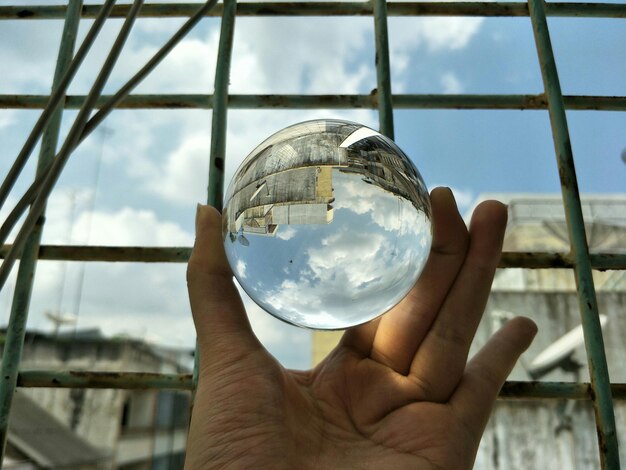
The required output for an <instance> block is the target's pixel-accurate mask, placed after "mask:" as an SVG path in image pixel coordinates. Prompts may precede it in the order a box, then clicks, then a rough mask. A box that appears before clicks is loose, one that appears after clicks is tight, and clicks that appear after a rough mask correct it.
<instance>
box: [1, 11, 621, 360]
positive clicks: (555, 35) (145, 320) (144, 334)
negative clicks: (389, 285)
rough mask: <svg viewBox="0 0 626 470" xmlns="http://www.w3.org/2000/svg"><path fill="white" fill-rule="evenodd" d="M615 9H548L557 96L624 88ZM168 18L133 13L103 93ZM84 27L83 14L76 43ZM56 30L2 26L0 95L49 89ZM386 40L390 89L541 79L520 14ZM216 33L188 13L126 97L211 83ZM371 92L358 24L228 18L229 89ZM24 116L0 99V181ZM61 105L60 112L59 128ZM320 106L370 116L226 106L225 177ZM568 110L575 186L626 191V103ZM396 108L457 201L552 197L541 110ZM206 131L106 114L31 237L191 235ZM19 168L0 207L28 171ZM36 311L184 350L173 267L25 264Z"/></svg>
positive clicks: (145, 115)
mask: <svg viewBox="0 0 626 470" xmlns="http://www.w3.org/2000/svg"><path fill="white" fill-rule="evenodd" d="M10 3H15V2H7V1H0V5H7V4H10ZM38 3H57V2H43V1H42V2H38ZM89 3H93V2H89ZM619 21H620V20H617V19H585V18H580V19H565V18H551V19H550V20H549V26H550V32H551V36H552V41H553V45H554V50H555V56H556V61H557V67H558V71H559V74H560V79H561V86H562V89H563V93H564V94H566V95H607V96H626V80H625V79H624V78H625V77H626V57H625V56H624V49H623V45H624V44H626V29H624V27H623V24H622V23H623V20H622V23H619ZM182 22H183V19H181V18H177V19H161V20H155V19H139V20H138V21H137V23H136V25H135V27H134V29H133V32H132V34H131V36H130V38H129V41H128V42H127V44H126V46H125V49H124V52H123V53H122V56H121V57H120V60H119V62H118V65H117V66H116V68H115V70H114V72H113V74H112V76H111V79H110V81H109V83H108V84H107V88H106V89H105V93H111V92H114V91H116V90H117V88H118V87H119V86H120V85H121V84H123V83H124V81H125V80H126V79H127V78H129V77H130V76H131V75H132V74H133V73H134V72H135V71H136V70H138V69H139V67H141V66H142V65H143V64H144V63H145V62H146V61H147V59H148V58H149V57H150V56H151V54H153V53H154V52H155V51H156V50H157V49H158V48H159V47H160V45H161V44H163V43H164V42H165V41H166V40H167V39H168V38H169V37H170V36H171V34H172V33H173V32H174V31H175V30H176V29H177V27H178V26H179V25H180V24H182ZM90 23H91V22H90V21H89V20H84V21H82V22H81V28H80V37H79V40H81V39H82V37H83V36H84V34H85V32H86V30H87V28H88V27H89V25H90ZM120 25H121V21H119V20H111V21H110V22H109V23H108V24H107V25H106V26H105V27H104V29H103V31H102V33H101V35H100V37H99V39H98V41H97V43H96V44H95V45H94V47H93V49H92V51H91V52H90V54H89V56H88V57H87V59H86V61H85V63H84V64H83V66H82V68H81V71H80V72H79V73H78V75H77V76H76V78H75V79H74V81H73V83H72V85H71V87H70V90H69V93H70V94H84V93H86V92H87V91H88V89H89V87H90V85H91V83H92V82H93V79H94V77H95V75H96V73H97V71H98V70H99V67H100V65H101V64H102V62H103V60H104V57H105V54H106V52H107V50H108V48H109V47H110V44H111V43H112V41H113V38H114V37H115V34H116V32H117V30H118V28H119V27H120ZM61 28H62V22H61V21H58V20H54V21H53V20H45V21H43V20H39V21H6V20H2V21H0V63H1V64H3V66H2V69H1V70H0V94H47V93H49V90H50V86H51V83H52V75H53V72H54V65H55V61H56V54H57V49H58V43H59V39H60V33H61ZM389 36H390V52H391V71H392V89H393V92H394V93H447V94H456V93H488V94H539V93H541V92H542V90H543V85H542V80H541V74H540V69H539V65H538V62H537V54H536V50H535V46H534V41H533V37H532V28H531V24H530V20H529V19H528V18H415V17H413V18H394V17H391V18H390V19H389ZM218 39H219V20H218V19H213V18H212V19H205V20H203V21H202V22H201V23H200V24H199V25H198V26H197V27H196V28H195V29H194V30H193V31H192V32H191V33H190V34H189V35H188V36H187V38H186V39H185V40H184V41H183V42H182V43H181V44H179V46H177V47H176V49H174V50H173V51H172V53H171V54H170V56H169V57H168V58H167V59H166V60H165V61H164V62H163V63H162V64H161V65H160V66H159V67H158V68H157V69H156V70H155V71H154V72H153V73H152V75H151V76H150V77H148V78H147V79H146V80H145V81H144V82H143V83H142V84H141V85H140V86H139V87H138V88H137V89H136V93H206V94H209V93H212V90H213V77H214V73H215V72H214V71H215V64H216V55H217V44H218ZM374 88H376V75H375V67H374V32H373V20H372V19H371V18H362V17H335V18H295V17H294V18H291V17H289V18H276V17H274V18H271V17H260V18H251V17H240V18H237V21H236V29H235V42H234V48H233V59H232V71H231V77H230V92H231V93H237V94H257V93H258V94H273V93H295V94H326V93H328V94H335V93H336V94H368V93H370V92H371V91H372V90H373V89H374ZM39 113H40V111H23V110H0V145H1V148H2V155H3V158H2V159H0V174H1V175H4V174H6V172H7V171H8V168H9V165H10V163H11V161H12V160H13V158H15V156H16V155H17V153H18V152H19V149H20V147H21V145H22V144H23V142H24V140H25V139H26V136H27V135H28V133H29V131H30V129H31V127H32V125H33V124H34V122H35V120H36V119H37V117H38V115H39ZM75 115H76V112H75V111H67V112H66V113H65V114H64V120H63V131H62V136H63V135H65V134H64V133H65V132H67V130H68V128H69V126H70V125H71V123H72V120H73V118H74V117H75ZM329 117H333V118H343V119H348V120H351V121H355V122H359V123H361V124H364V125H367V126H370V127H373V128H377V127H378V118H377V114H376V113H375V112H374V111H370V110H352V111H342V110H304V111H303V110H289V111H287V110H230V111H229V113H228V135H227V144H226V145H227V146H226V181H227V182H228V181H229V179H230V177H231V176H232V175H233V173H234V171H235V169H236V168H237V166H238V165H239V164H240V163H241V161H242V160H243V159H244V158H245V157H246V155H247V154H248V153H249V152H250V151H251V150H252V149H253V148H254V147H255V146H256V145H258V144H259V143H260V142H261V141H263V140H264V139H265V138H267V137H268V136H270V135H271V134H273V133H274V132H276V131H278V130H280V129H282V128H284V127H286V126H288V125H291V124H294V123H297V122H300V121H304V120H308V119H317V118H329ZM567 117H568V122H569V127H570V133H571V139H572V145H573V151H574V158H575V163H576V167H577V174H578V180H579V185H580V189H581V192H583V193H604V194H611V193H618V192H624V190H625V189H626V184H625V182H626V165H625V164H624V162H623V161H622V159H621V157H620V154H621V153H622V151H623V150H624V149H625V148H626V113H623V112H621V113H620V112H607V111H568V113H567ZM394 118H395V134H396V139H395V140H396V142H397V144H398V145H399V146H400V147H401V148H402V149H403V150H404V152H405V153H406V154H407V155H409V157H410V158H411V159H412V160H413V162H414V163H415V165H416V166H417V168H418V169H419V171H420V172H421V174H422V176H423V178H424V180H425V182H426V184H427V186H428V187H429V188H432V187H435V186H438V185H445V186H449V187H451V188H452V189H453V191H454V193H455V195H456V197H457V200H458V203H459V207H460V209H461V211H463V212H465V211H467V210H468V209H469V208H470V207H472V206H473V204H474V201H475V200H476V198H478V197H479V196H480V195H481V194H483V193H511V192H515V193H520V192H523V193H550V194H554V193H558V192H559V191H560V185H559V181H558V171H557V168H556V160H555V156H554V148H553V144H552V137H551V133H550V124H549V119H548V113H547V112H546V111H486V110H477V111H467V110H464V111H452V110H450V111H448V110H396V111H395V113H394ZM210 129H211V112H210V111H208V110H207V111H203V110H201V111H198V110H162V111H161V110H144V111H141V110H134V111H130V110H119V111H115V112H114V113H112V114H111V115H110V116H109V117H108V118H107V119H106V121H105V122H104V123H103V124H102V126H101V127H100V128H99V129H98V130H97V131H96V132H94V134H93V135H92V136H91V137H90V138H88V139H87V140H85V141H84V142H83V144H82V145H81V146H80V147H79V148H78V149H77V151H76V152H75V153H74V155H73V156H72V159H71V160H70V162H69V164H68V166H67V167H66V169H65V171H64V174H63V176H62V177H61V179H60V181H59V183H58V185H57V188H56V189H55V191H54V193H53V195H52V197H51V200H50V204H49V206H48V212H47V222H46V228H45V231H44V236H43V237H44V238H43V243H45V244H92V245H99V244H102V245H120V246H122V245H146V246H191V245H192V243H193V238H194V234H193V230H194V227H193V222H194V217H195V208H196V204H197V203H198V202H204V201H206V186H207V181H208V176H207V173H208V155H209V146H210V139H211V135H210ZM36 155H37V152H34V154H33V158H32V160H33V162H34V161H35V157H36ZM33 162H31V163H29V165H28V166H27V168H26V169H25V171H24V173H23V177H22V178H21V179H20V181H19V182H18V184H17V185H16V187H15V190H14V191H13V193H12V194H11V196H10V198H9V201H8V202H7V204H5V207H4V208H3V209H2V211H0V216H1V217H2V218H3V217H4V216H6V214H7V210H8V208H10V207H12V205H13V204H14V203H15V202H16V201H17V199H18V198H19V197H20V195H21V193H22V192H23V191H24V189H25V188H26V187H27V185H28V184H29V182H30V180H31V179H32V176H33V173H34V163H33ZM13 287H14V277H12V278H11V279H10V280H9V281H8V283H7V285H6V286H5V288H4V290H3V292H2V293H0V317H1V318H0V324H5V323H6V321H7V320H8V315H9V310H10V305H11V293H12V290H13ZM245 303H246V306H247V309H248V312H249V316H250V318H251V322H252V324H253V328H254V329H255V332H256V333H257V335H258V336H259V337H260V338H261V340H262V341H263V342H264V344H266V346H267V347H268V349H269V350H270V351H271V352H272V353H273V354H274V355H275V356H276V357H277V358H278V359H279V360H280V361H281V362H283V363H284V364H285V365H287V366H288V367H296V368H306V367H307V366H308V364H309V361H310V331H308V330H304V329H300V328H296V327H292V326H289V325H286V324H284V323H282V322H280V321H278V320H276V319H274V318H273V317H271V316H270V315H268V314H266V313H264V312H263V311H262V310H261V309H260V308H259V307H257V306H256V305H255V304H254V303H252V302H251V301H249V300H248V299H247V300H246V301H245ZM46 311H54V312H61V313H62V314H71V315H76V316H77V317H78V322H77V326H78V327H79V328H90V327H98V328H101V329H102V331H103V332H104V333H105V334H107V335H126V336H132V337H138V338H143V339H145V340H147V341H153V342H155V343H158V344H167V345H170V346H176V347H192V346H193V344H194V338H195V336H194V330H193V323H192V321H191V315H190V311H189V306H188V300H187V294H186V286H185V266H184V265H183V264H130V263H115V264H105V263H60V262H40V263H39V265H38V268H37V276H36V280H35V290H34V294H33V299H32V302H31V311H30V315H29V320H28V327H29V328H33V329H40V330H45V331H52V325H51V323H50V321H49V320H47V319H46V316H45V312H46Z"/></svg>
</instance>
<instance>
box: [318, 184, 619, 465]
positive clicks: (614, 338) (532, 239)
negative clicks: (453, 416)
mask: <svg viewBox="0 0 626 470" xmlns="http://www.w3.org/2000/svg"><path fill="white" fill-rule="evenodd" d="M484 199H497V200H500V201H503V202H505V203H507V204H508V206H509V209H508V210H509V220H508V225H507V231H506V235H505V239H504V251H513V252H516V251H517V252H532V251H548V252H567V251H569V242H568V238H567V228H566V223H565V215H564V211H563V206H562V200H561V197H560V196H559V195H526V194H494V195H485V196H483V197H481V198H479V201H480V200H484ZM582 208H583V213H584V216H585V222H586V230H587V236H588V243H589V246H590V251H591V252H592V253H603V252H606V253H624V252H626V195H616V196H606V195H602V196H586V197H583V201H582ZM470 213H471V211H470ZM594 281H595V285H596V289H597V298H598V305H599V311H600V313H601V314H604V315H606V316H607V318H608V320H607V327H606V328H605V329H604V340H605V346H606V354H607V361H608V364H609V372H610V376H611V380H612V381H613V382H624V381H626V363H625V362H624V360H623V358H624V351H626V321H624V315H625V312H626V273H624V272H623V271H606V272H600V271H594ZM513 315H525V316H528V317H531V318H532V319H533V320H534V321H535V322H536V323H537V324H538V326H539V333H538V335H537V337H536V338H535V341H534V342H533V344H532V346H531V347H530V349H529V350H528V351H527V352H526V353H525V354H524V356H522V360H521V361H519V363H518V364H517V366H516V367H515V369H514V370H513V372H512V374H511V375H510V377H509V379H510V380H524V381H526V380H532V379H539V380H547V381H589V374H588V370H587V361H586V358H585V351H584V347H583V346H582V345H580V346H579V347H577V348H576V349H575V350H574V351H573V352H572V354H571V355H570V356H568V357H567V358H565V360H563V361H561V363H560V364H559V366H558V367H555V368H552V369H550V370H545V371H542V372H541V374H540V376H537V375H535V374H532V372H533V371H532V368H531V365H532V361H533V359H534V358H536V357H537V356H538V355H539V354H540V353H541V352H542V351H544V350H545V349H546V348H548V347H549V346H550V345H551V344H553V343H554V342H555V341H557V340H558V339H559V338H560V337H562V336H563V335H565V334H566V333H567V332H569V331H571V330H572V329H573V328H575V327H577V326H578V325H580V312H579V307H578V298H577V293H576V285H575V280H574V274H573V272H572V270H570V269H519V268H514V269H501V270H498V271H497V273H496V276H495V279H494V283H493V288H492V292H491V295H490V298H489V301H488V304H487V307H486V311H485V314H484V316H483V320H482V322H481V324H480V326H479V328H478V331H477V333H476V338H475V341H474V345H473V350H472V351H471V352H470V354H473V353H474V352H476V350H477V349H478V348H479V347H480V346H481V345H483V344H484V343H485V342H486V341H487V339H488V338H489V337H490V336H491V334H493V332H494V331H495V330H496V329H497V328H499V327H500V325H501V324H502V322H503V321H505V320H506V319H507V318H508V317H511V316H513ZM340 336H341V332H321V331H315V332H314V333H313V346H312V347H313V351H312V361H313V364H316V363H318V362H319V361H320V360H321V359H322V358H324V357H325V356H326V355H327V353H328V352H329V351H330V350H331V349H332V348H333V347H334V346H335V345H336V343H337V341H338V339H339V337H340ZM615 413H616V421H617V427H618V434H619V435H620V436H621V437H622V442H624V441H623V437H624V436H626V406H625V404H624V403H623V402H621V401H616V402H615ZM597 446H598V443H597V439H596V431H595V420H594V415H593V409H592V407H591V403H589V402H587V401H568V400H556V401H555V400H540V401H538V400H532V401H524V400H500V401H498V402H497V404H496V408H495V411H494V413H493V415H492V417H491V420H490V421H489V424H488V426H487V429H486V431H485V434H484V435H483V439H482V442H481V446H480V449H479V452H478V455H477V459H476V468H479V469H486V470H498V469H507V470H508V469H526V468H567V469H570V468H576V469H578V470H581V469H589V470H591V469H596V468H598V466H599V460H598V447H597ZM620 452H621V455H620V457H621V460H622V461H626V446H624V445H622V446H621V449H620Z"/></svg>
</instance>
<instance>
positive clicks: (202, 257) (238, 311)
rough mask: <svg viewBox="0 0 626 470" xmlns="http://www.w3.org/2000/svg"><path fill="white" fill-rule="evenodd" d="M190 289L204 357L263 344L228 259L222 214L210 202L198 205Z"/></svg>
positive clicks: (236, 352)
mask: <svg viewBox="0 0 626 470" xmlns="http://www.w3.org/2000/svg"><path fill="white" fill-rule="evenodd" d="M187 289H188V291H189V301H190V304H191V312H192V314H193V320H194V324H195V326H196V333H197V335H198V346H199V348H200V357H201V358H202V357H203V356H207V355H208V357H210V358H211V360H212V361H214V360H215V358H216V357H217V358H223V357H225V356H224V354H235V355H238V354H240V353H244V354H245V353H248V352H249V351H251V350H252V349H257V348H259V347H261V345H260V343H259V341H258V340H257V339H256V337H255V336H254V333H253V332H252V328H251V327H250V322H249V321H248V317H247V316H246V311H245V308H244V305H243V302H242V300H241V297H240V295H239V291H238V290H237V287H236V286H235V283H234V281H233V274H232V272H231V269H230V266H229V265H228V260H227V259H226V253H225V252H224V244H223V241H222V220H221V215H220V213H219V212H218V211H217V209H215V208H213V207H210V206H202V205H198V210H197V213H196V241H195V244H194V247H193V250H192V252H191V257H190V258H189V263H188V265H187Z"/></svg>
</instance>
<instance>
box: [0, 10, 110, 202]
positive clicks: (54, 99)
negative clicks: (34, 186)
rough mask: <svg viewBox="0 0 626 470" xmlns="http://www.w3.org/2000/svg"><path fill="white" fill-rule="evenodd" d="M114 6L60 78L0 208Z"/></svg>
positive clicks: (0, 193)
mask: <svg viewBox="0 0 626 470" xmlns="http://www.w3.org/2000/svg"><path fill="white" fill-rule="evenodd" d="M114 4H115V0H107V2H106V3H105V4H104V5H102V8H101V9H100V12H99V13H98V16H97V17H96V19H95V21H94V22H93V25H92V26H91V28H89V31H88V32H87V35H86V36H85V39H84V40H83V42H82V44H81V45H80V47H79V48H78V51H77V52H76V55H75V56H74V58H73V59H72V60H71V62H70V63H69V64H68V66H67V70H65V72H64V74H63V75H62V76H61V77H60V78H59V80H58V84H57V86H56V88H54V89H53V91H52V93H51V96H50V101H49V102H48V104H47V105H46V107H45V108H44V110H43V112H42V113H41V115H40V116H39V119H37V122H36V123H35V125H34V126H33V130H32V131H31V133H30V134H29V136H28V137H27V139H26V142H24V146H23V147H22V150H21V151H20V153H19V154H18V155H17V157H16V158H15V161H14V162H13V165H12V166H11V168H10V170H9V172H8V173H7V175H6V177H5V179H4V181H3V182H2V185H1V186H0V207H2V206H3V205H4V203H5V201H6V199H7V197H8V195H9V192H10V191H11V188H13V185H14V184H15V181H16V180H17V178H18V176H19V175H20V173H21V172H22V169H23V168H24V165H26V161H27V160H28V157H29V156H30V153H31V152H32V151H33V149H34V148H35V145H36V144H37V141H38V140H39V137H40V136H41V133H42V132H43V130H44V128H45V127H46V126H47V125H48V122H49V121H50V119H51V118H52V116H53V115H54V112H55V111H56V109H57V107H58V106H59V104H60V103H61V100H62V99H63V97H64V96H65V92H66V91H67V88H68V86H69V84H70V83H71V81H72V79H73V78H74V75H76V72H77V71H78V68H79V67H80V64H82V62H83V59H84V58H85V56H86V55H87V52H89V49H91V46H92V45H93V43H94V41H95V39H96V37H97V36H98V33H99V32H100V30H101V29H102V25H104V22H105V20H106V19H107V17H108V16H109V13H110V12H111V9H112V8H113V5H114ZM72 50H73V46H72Z"/></svg>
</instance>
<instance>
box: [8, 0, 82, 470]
mask: <svg viewBox="0 0 626 470" xmlns="http://www.w3.org/2000/svg"><path fill="white" fill-rule="evenodd" d="M82 4H83V2H82V0H70V2H69V4H68V8H67V13H66V18H65V25H64V27H63V33H62V36H61V44H60V47H59V56H58V60H57V65H56V69H55V71H54V80H53V84H52V89H53V92H54V90H56V89H57V87H58V86H59V85H60V84H61V83H60V82H61V80H62V78H63V76H64V75H66V72H67V70H68V68H69V66H70V63H71V61H72V55H73V52H74V46H75V44H76V34H77V31H78V23H79V21H80V15H81V10H82ZM62 114H63V107H62V106H58V107H57V108H56V109H55V111H54V113H53V114H52V116H51V118H50V120H49V123H48V125H47V126H46V128H45V130H44V133H43V138H42V144H41V150H40V152H39V161H38V164H37V173H38V174H39V173H40V172H41V171H42V170H43V169H45V168H47V167H48V164H49V163H50V162H51V161H52V159H53V158H54V154H55V151H56V146H57V143H58V140H59V131H60V129H61V117H62ZM44 210H45V207H44ZM42 214H43V211H42ZM43 223H44V218H43V215H42V216H40V217H39V218H38V219H37V223H36V225H35V227H34V229H33V231H32V232H31V234H30V236H29V238H28V240H27V242H26V245H25V247H24V251H23V253H22V258H21V261H20V267H19V270H18V273H17V282H16V285H15V292H14V295H13V304H12V306H11V314H10V317H9V324H8V327H7V337H6V342H5V344H4V352H3V354H2V366H1V367H2V371H1V374H2V375H0V466H2V462H3V460H4V451H5V447H6V442H7V434H8V427H9V414H10V412H11V403H12V401H13V394H14V393H15V386H16V383H17V373H18V369H19V364H20V359H21V357H22V348H23V346H24V335H25V333H26V319H27V317H28V307H29V305H30V298H31V293H32V287H33V280H34V277H35V269H36V263H37V255H38V253H39V243H40V241H41V233H42V229H43Z"/></svg>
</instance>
